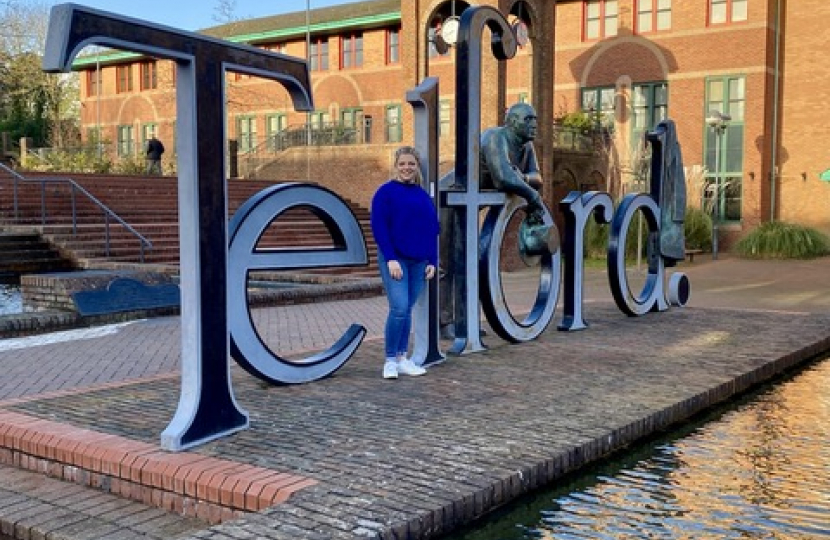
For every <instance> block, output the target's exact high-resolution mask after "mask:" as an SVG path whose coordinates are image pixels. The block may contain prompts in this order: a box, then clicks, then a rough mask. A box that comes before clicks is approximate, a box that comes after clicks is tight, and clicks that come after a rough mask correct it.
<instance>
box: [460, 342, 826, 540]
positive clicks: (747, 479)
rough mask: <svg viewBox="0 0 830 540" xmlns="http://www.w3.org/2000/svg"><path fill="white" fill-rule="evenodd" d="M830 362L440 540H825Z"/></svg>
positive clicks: (819, 364) (582, 473) (709, 414)
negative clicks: (739, 539) (748, 539)
mask: <svg viewBox="0 0 830 540" xmlns="http://www.w3.org/2000/svg"><path fill="white" fill-rule="evenodd" d="M828 390H830V358H826V359H824V360H822V361H819V362H816V363H814V364H812V365H810V366H808V367H807V368H805V369H803V370H802V371H800V372H798V373H796V374H793V375H790V377H788V378H787V379H784V380H780V381H777V382H776V383H774V384H771V385H768V386H766V387H763V388H761V389H759V390H758V391H756V392H753V393H752V394H750V395H747V396H744V397H743V398H742V399H740V400H739V401H736V402H733V403H731V404H730V405H729V406H728V407H725V408H721V409H719V410H716V411H713V412H710V413H708V414H707V415H706V416H704V417H701V418H699V419H697V420H696V421H695V422H694V423H692V424H689V425H686V426H684V427H683V429H681V430H678V431H674V432H672V433H668V434H666V435H665V436H661V437H659V438H655V439H653V440H650V441H648V442H646V443H644V444H642V445H639V446H637V447H636V448H631V449H630V450H629V451H628V452H625V453H624V455H621V456H619V457H616V458H615V459H613V460H611V461H608V462H605V463H603V464H601V465H598V466H595V467H592V468H589V469H586V470H584V471H580V473H579V474H578V475H572V476H569V477H567V478H564V479H563V480H562V481H561V482H559V483H558V484H557V485H556V486H555V487H554V488H552V489H549V490H547V491H544V492H540V493H536V494H533V495H531V496H528V497H527V498H524V499H522V500H520V501H518V502H516V503H514V504H512V505H510V506H508V507H505V508H503V509H502V510H500V511H498V512H497V513H495V514H493V515H492V516H489V517H488V518H487V519H486V520H484V521H482V522H480V523H478V524H476V525H475V526H474V527H472V528H470V529H467V530H465V531H463V532H460V533H458V534H455V535H451V536H449V537H447V538H446V540H530V539H534V540H537V539H569V540H570V539H592V540H593V539H609V540H610V539H622V538H625V539H629V538H630V539H635V538H649V539H681V538H683V539H726V538H742V539H746V538H754V539H803V540H808V539H810V540H812V539H817V538H830V444H828V441H830V391H828Z"/></svg>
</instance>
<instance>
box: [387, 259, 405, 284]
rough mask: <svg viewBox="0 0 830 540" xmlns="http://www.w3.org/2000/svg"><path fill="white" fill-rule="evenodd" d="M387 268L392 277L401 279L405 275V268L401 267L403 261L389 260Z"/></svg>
mask: <svg viewBox="0 0 830 540" xmlns="http://www.w3.org/2000/svg"><path fill="white" fill-rule="evenodd" d="M386 268H388V269H389V275H390V276H392V279H401V278H402V277H403V270H402V269H401V263H399V262H398V261H394V260H393V261H389V262H387V263H386Z"/></svg>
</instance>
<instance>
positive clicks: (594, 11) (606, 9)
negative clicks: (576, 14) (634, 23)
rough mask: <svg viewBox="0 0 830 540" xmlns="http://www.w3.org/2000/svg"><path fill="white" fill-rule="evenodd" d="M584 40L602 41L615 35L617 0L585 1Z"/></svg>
mask: <svg viewBox="0 0 830 540" xmlns="http://www.w3.org/2000/svg"><path fill="white" fill-rule="evenodd" d="M583 9H584V13H585V15H584V18H585V25H584V39H602V38H607V37H613V36H616V35H617V20H618V11H617V0H585V4H584V7H583Z"/></svg>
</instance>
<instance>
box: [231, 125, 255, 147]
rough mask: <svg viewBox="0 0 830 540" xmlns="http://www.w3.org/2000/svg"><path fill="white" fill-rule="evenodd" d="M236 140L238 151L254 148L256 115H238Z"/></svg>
mask: <svg viewBox="0 0 830 540" xmlns="http://www.w3.org/2000/svg"><path fill="white" fill-rule="evenodd" d="M236 141H237V143H238V145H239V146H238V148H239V151H240V152H251V151H252V150H253V149H254V148H256V117H254V116H240V117H238V118H237V119H236Z"/></svg>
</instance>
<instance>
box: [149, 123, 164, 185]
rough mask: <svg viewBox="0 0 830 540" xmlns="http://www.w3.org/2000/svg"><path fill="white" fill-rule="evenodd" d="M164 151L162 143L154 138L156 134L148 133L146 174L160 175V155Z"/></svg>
mask: <svg viewBox="0 0 830 540" xmlns="http://www.w3.org/2000/svg"><path fill="white" fill-rule="evenodd" d="M163 153H164V145H163V144H161V141H160V140H158V139H157V138H156V134H155V133H153V134H152V135H150V139H149V140H148V141H147V174H148V175H151V174H158V175H161V155H162V154H163Z"/></svg>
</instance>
